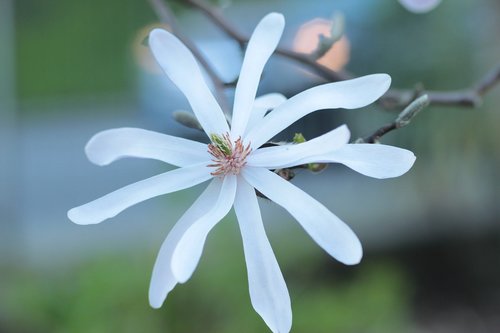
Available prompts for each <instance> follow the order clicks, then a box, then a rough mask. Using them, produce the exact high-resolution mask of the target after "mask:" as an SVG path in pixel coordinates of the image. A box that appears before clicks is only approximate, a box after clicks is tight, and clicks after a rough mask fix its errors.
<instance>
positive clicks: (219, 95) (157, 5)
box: [148, 0, 230, 119]
mask: <svg viewBox="0 0 500 333" xmlns="http://www.w3.org/2000/svg"><path fill="white" fill-rule="evenodd" d="M148 1H149V3H150V4H151V7H152V9H153V11H154V12H155V13H156V15H157V16H158V18H159V19H160V20H161V21H162V22H163V23H165V24H167V25H169V26H170V28H171V29H172V32H173V33H174V34H175V35H176V36H177V38H179V40H180V41H181V42H182V43H183V44H184V45H185V46H186V47H187V48H188V49H189V50H190V51H191V53H192V54H193V55H194V57H195V58H196V59H197V60H198V62H199V63H200V65H201V66H202V67H203V68H204V69H205V71H206V72H207V74H208V76H209V77H210V80H211V81H212V83H213V85H214V90H215V95H216V96H215V97H216V99H217V101H218V102H219V105H220V107H221V108H222V110H223V111H224V114H225V115H226V118H228V119H230V114H229V110H230V109H229V105H228V101H227V97H226V94H225V92H224V91H225V90H224V89H225V83H224V82H223V81H222V79H221V78H220V77H219V75H218V74H217V73H216V72H215V70H214V69H213V68H212V66H211V65H210V64H209V63H208V61H207V60H206V59H205V57H204V56H203V55H202V54H201V52H200V50H199V49H198V48H197V47H196V45H194V43H193V42H192V41H191V40H190V39H189V38H188V37H186V36H185V35H184V34H183V33H182V31H181V30H180V29H179V27H178V24H177V20H176V19H175V16H174V15H173V13H172V11H171V9H170V7H169V6H168V4H167V3H165V2H164V1H163V0H148Z"/></svg>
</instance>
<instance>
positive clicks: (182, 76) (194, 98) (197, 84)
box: [149, 29, 229, 134]
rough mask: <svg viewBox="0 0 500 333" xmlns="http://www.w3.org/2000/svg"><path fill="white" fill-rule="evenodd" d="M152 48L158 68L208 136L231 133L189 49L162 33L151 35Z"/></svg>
mask: <svg viewBox="0 0 500 333" xmlns="http://www.w3.org/2000/svg"><path fill="white" fill-rule="evenodd" d="M149 45H150V47H151V51H152V52H153V55H154V57H155V59H156V61H157V62H158V64H159V65H160V66H161V67H162V68H163V70H164V71H165V73H166V74H167V75H168V77H169V78H170V80H172V82H173V83H174V84H175V85H176V86H177V87H178V88H179V89H180V90H181V91H182V93H183V94H184V95H185V96H186V98H187V99H188V101H189V104H190V105H191V108H192V109H193V112H194V114H195V115H196V118H198V121H199V122H200V124H201V126H202V127H203V129H204V130H205V132H206V133H207V134H221V133H226V132H228V131H229V126H228V125H227V122H226V118H225V117H224V114H223V112H222V110H221V108H220V106H219V104H217V101H216V100H215V98H214V96H213V95H212V93H211V92H210V90H209V89H208V86H207V84H206V82H205V80H204V79H203V75H202V73H201V71H200V67H199V66H198V63H197V62H196V59H195V58H194V56H193V55H192V54H191V52H190V51H189V50H188V49H187V47H186V46H184V44H182V42H181V41H180V40H178V39H177V37H175V36H174V35H172V34H171V33H170V32H168V31H165V30H162V29H154V30H153V31H151V33H150V34H149Z"/></svg>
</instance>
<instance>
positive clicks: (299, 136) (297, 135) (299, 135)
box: [292, 133, 306, 143]
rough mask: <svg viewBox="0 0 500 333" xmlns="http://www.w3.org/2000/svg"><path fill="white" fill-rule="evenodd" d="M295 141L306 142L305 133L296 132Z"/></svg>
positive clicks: (293, 140)
mask: <svg viewBox="0 0 500 333" xmlns="http://www.w3.org/2000/svg"><path fill="white" fill-rule="evenodd" d="M292 142H293V143H304V142H306V138H304V135H302V133H295V135H294V136H293V139H292Z"/></svg>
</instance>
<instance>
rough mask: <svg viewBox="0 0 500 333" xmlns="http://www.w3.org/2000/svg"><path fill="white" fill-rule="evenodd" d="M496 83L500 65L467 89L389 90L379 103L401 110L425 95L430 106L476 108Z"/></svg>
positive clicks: (499, 81) (499, 73) (498, 78)
mask: <svg viewBox="0 0 500 333" xmlns="http://www.w3.org/2000/svg"><path fill="white" fill-rule="evenodd" d="M498 83H500V65H498V66H496V67H494V68H492V69H491V70H490V71H488V72H487V73H486V74H484V76H483V77H482V78H480V79H479V81H478V82H477V83H476V84H475V85H473V86H472V87H470V88H467V89H463V90H454V91H431V90H427V91H426V90H422V91H415V90H411V89H408V90H398V89H391V90H389V91H388V92H387V93H386V94H385V95H384V96H383V97H382V98H381V99H380V103H381V104H382V105H383V106H384V107H386V108H401V107H402V106H405V105H408V103H409V102H410V101H411V100H413V98H414V97H415V95H417V96H419V95H423V94H426V95H427V96H429V102H430V104H432V105H435V106H460V107H477V106H479V105H481V103H482V100H483V96H484V95H486V93H488V92H489V91H490V90H491V89H492V88H494V87H495V86H496V85H497V84H498Z"/></svg>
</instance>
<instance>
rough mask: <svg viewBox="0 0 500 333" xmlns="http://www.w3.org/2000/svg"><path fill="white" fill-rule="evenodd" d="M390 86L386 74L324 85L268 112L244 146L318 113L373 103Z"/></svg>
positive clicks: (253, 146) (253, 144) (304, 92)
mask: <svg viewBox="0 0 500 333" xmlns="http://www.w3.org/2000/svg"><path fill="white" fill-rule="evenodd" d="M390 84H391V77H390V76H389V75H387V74H372V75H366V76H362V77H359V78H356V79H352V80H347V81H341V82H334V83H327V84H323V85H320V86H317V87H314V88H311V89H308V90H306V91H303V92H301V93H299V94H297V95H295V96H293V97H292V98H290V99H289V100H287V101H286V102H284V103H283V104H281V105H279V106H278V107H277V108H275V109H274V110H273V111H272V112H270V113H269V114H268V115H267V116H266V117H264V119H262V121H260V122H259V123H258V124H256V125H255V126H254V127H253V128H252V130H250V131H249V133H248V135H246V136H245V142H249V143H250V145H251V147H252V148H253V149H255V148H258V147H260V146H261V145H262V144H264V143H265V142H266V141H268V140H269V139H271V138H272V137H273V136H275V135H276V134H278V133H279V132H281V131H282V130H284V129H285V128H287V127H288V126H289V125H291V124H293V123H294V122H295V121H297V120H299V119H300V118H302V117H304V116H305V115H307V114H309V113H311V112H314V111H318V110H322V109H336V108H344V109H356V108H360V107H363V106H366V105H368V104H371V103H373V102H375V101H376V100H377V99H379V98H380V96H382V95H383V94H384V93H385V92H386V91H387V89H389V86H390Z"/></svg>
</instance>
